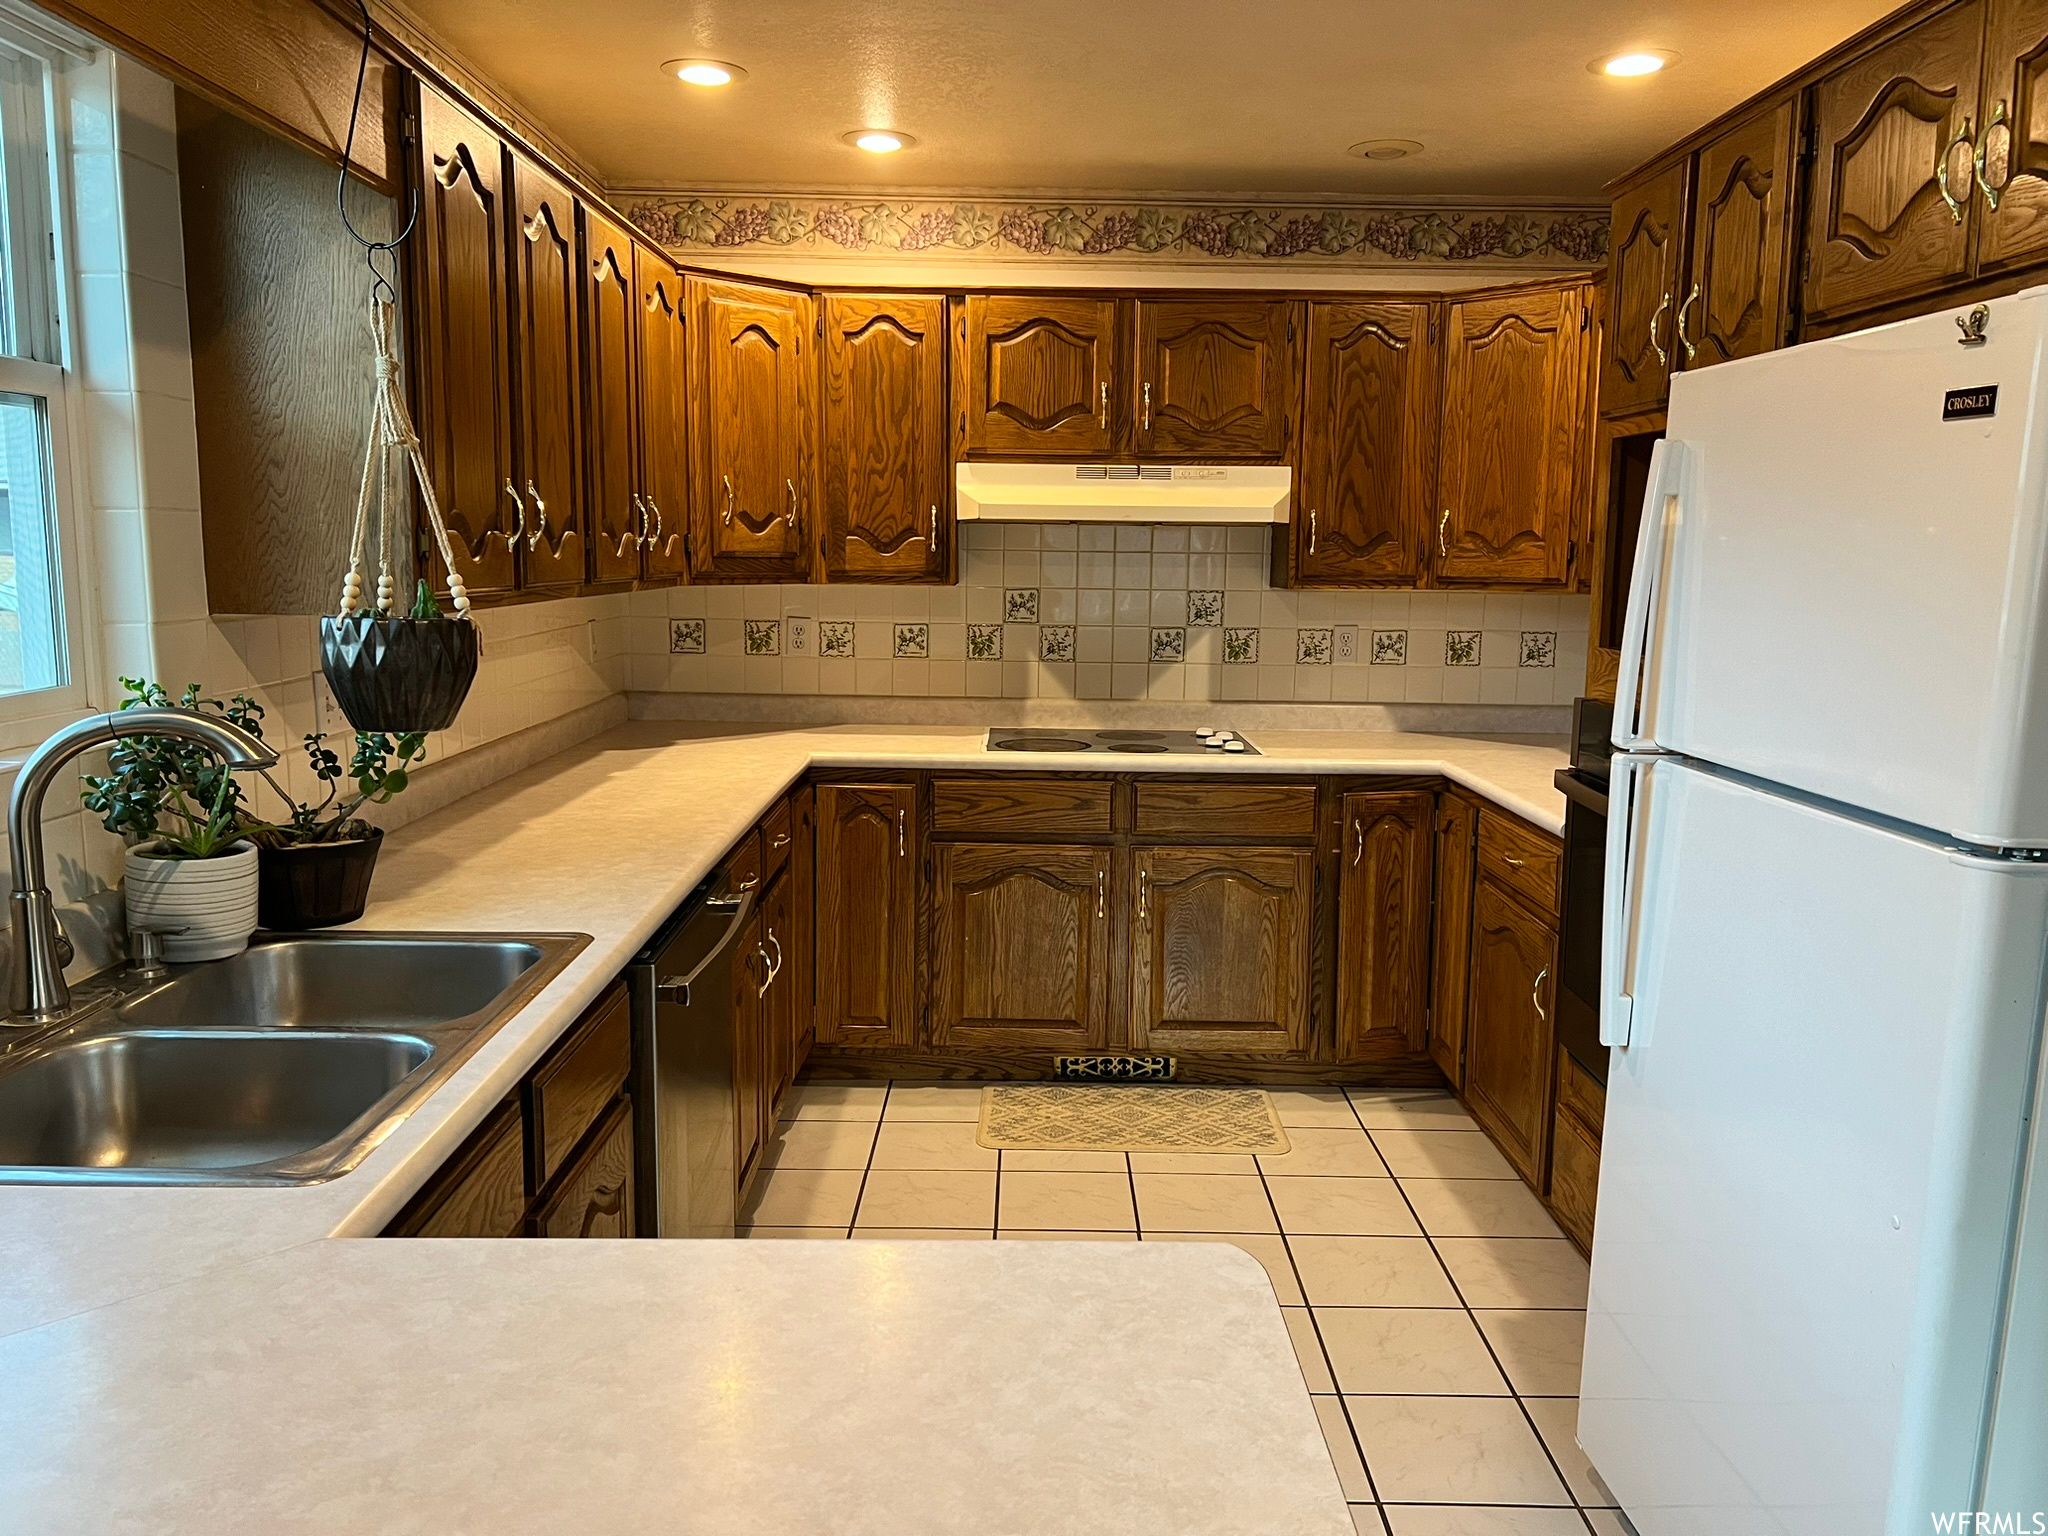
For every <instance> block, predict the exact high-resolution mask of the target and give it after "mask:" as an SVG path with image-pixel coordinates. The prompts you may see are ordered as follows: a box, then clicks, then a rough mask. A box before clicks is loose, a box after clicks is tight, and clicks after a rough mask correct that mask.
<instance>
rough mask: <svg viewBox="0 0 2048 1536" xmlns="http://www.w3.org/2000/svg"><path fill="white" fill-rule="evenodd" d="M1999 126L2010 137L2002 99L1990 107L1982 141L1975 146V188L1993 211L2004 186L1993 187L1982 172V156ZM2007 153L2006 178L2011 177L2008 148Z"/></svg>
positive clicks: (2003, 192) (1996, 210)
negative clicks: (1989, 114)
mask: <svg viewBox="0 0 2048 1536" xmlns="http://www.w3.org/2000/svg"><path fill="white" fill-rule="evenodd" d="M2001 128H2004V129H2005V136H2006V137H2007V138H2008V139H2010V138H2011V137H2012V129H2011V128H2010V127H2008V126H2007V125H2006V121H2005V103H2004V102H2003V101H2000V102H1999V103H1998V105H1997V106H1995V107H1993V108H1992V109H1991V116H1989V117H1988V118H1986V119H1985V120H1984V141H1983V142H1982V143H1981V144H1979V145H1978V146H1977V161H1976V164H1977V188H1978V190H1979V191H1981V192H1982V193H1983V194H1984V201H1985V202H1986V203H1987V204H1989V205H1990V208H1991V211H1992V212H1993V213H1996V212H1998V200H1999V199H2000V198H2002V197H2004V196H2005V187H2004V185H2003V184H2001V185H1999V186H1995V187H1994V186H1993V185H1991V182H1990V180H1989V178H1987V177H1986V176H1985V174H1984V157H1985V155H1986V153H1987V152H1988V151H1989V150H1990V148H1991V135H1992V134H1994V133H1996V132H1997V131H1998V130H1999V129H2001ZM2007 155H2008V158H2007V163H2006V167H2005V174H2006V178H2007V180H2010V179H2011V177H2012V164H2011V159H2010V151H2009V150H2008V152H2007Z"/></svg>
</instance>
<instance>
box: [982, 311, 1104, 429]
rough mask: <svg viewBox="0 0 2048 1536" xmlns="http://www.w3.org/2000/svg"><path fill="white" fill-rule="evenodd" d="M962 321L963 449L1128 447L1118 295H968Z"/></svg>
mask: <svg viewBox="0 0 2048 1536" xmlns="http://www.w3.org/2000/svg"><path fill="white" fill-rule="evenodd" d="M954 324H955V335H956V340H957V343H958V345H957V346H956V347H955V349H954V351H955V357H956V362H955V367H956V368H958V370H959V373H958V375H957V377H956V387H957V390H958V405H957V407H956V410H957V415H958V422H957V434H956V435H957V436H958V438H959V445H960V451H961V453H962V454H963V455H964V456H967V457H992V458H1050V459H1102V458H1108V457H1110V456H1112V455H1114V454H1115V453H1116V452H1117V451H1118V449H1119V448H1120V447H1121V446H1122V441H1123V434H1124V421H1125V417H1124V401H1125V392H1124V389H1123V387H1122V380H1123V378H1124V377H1125V376H1126V375H1125V372H1124V370H1123V369H1122V368H1121V367H1120V366H1119V363H1120V362H1121V361H1122V359H1121V356H1120V352H1121V348H1120V347H1119V346H1118V336H1119V327H1118V323H1117V301H1116V300H1115V299H1114V298H1103V297H1090V296H1070V295H1062V294H1040V293H986V294H983V293H976V294H969V295H967V296H966V297H965V298H964V299H961V300H959V301H957V303H956V318H955V322H954Z"/></svg>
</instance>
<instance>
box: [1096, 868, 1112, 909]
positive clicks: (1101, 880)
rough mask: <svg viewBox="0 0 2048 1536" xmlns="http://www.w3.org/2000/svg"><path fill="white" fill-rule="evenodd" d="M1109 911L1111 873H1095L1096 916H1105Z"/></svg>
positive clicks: (1100, 871) (1101, 871)
mask: <svg viewBox="0 0 2048 1536" xmlns="http://www.w3.org/2000/svg"><path fill="white" fill-rule="evenodd" d="M1108 911H1109V871H1108V870H1106V869H1098V870H1097V871H1095V915H1096V916H1097V917H1102V916H1105V915H1106V914H1107V913H1108Z"/></svg>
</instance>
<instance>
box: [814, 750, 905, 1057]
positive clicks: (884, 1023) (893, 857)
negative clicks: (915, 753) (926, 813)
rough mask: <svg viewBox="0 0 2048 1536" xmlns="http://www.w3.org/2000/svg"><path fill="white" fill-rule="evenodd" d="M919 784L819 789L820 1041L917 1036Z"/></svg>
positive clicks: (892, 1040)
mask: <svg viewBox="0 0 2048 1536" xmlns="http://www.w3.org/2000/svg"><path fill="white" fill-rule="evenodd" d="M916 810H917V791H916V788H915V786H913V785H909V784H821V785H819V786H818V791H817V839H818V842H817V859H818V879H817V977H816V983H815V984H816V987H817V1039H818V1043H819V1044H820V1045H835V1046H848V1045H856V1046H857V1045H881V1046H887V1045H896V1046H903V1045H908V1044H910V1043H911V1037H912V1031H913V1028H914V1026H915V1022H916V1020H915V1012H916V1007H917V978H916V966H917V853H918V849H917V842H918V835H917V833H918V829H917V827H916V826H915V825H913V823H914V822H915V820H916Z"/></svg>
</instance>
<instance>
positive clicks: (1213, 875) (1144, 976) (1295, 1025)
mask: <svg viewBox="0 0 2048 1536" xmlns="http://www.w3.org/2000/svg"><path fill="white" fill-rule="evenodd" d="M1131 872H1132V878H1133V880H1134V883H1135V885H1136V888H1137V889H1136V895H1135V906H1134V907H1133V910H1132V915H1131V927H1130V932H1131V961H1130V990H1131V1018H1130V1033H1131V1044H1132V1046H1133V1047H1134V1048H1136V1049H1139V1050H1148V1051H1172V1050H1194V1051H1199V1050H1208V1051H1247V1052H1261V1053H1285V1052H1300V1051H1303V1050H1305V1049H1307V1046H1308V1022H1309V942H1310V931H1311V928H1312V926H1313V925H1312V920H1311V909H1312V907H1313V905H1314V896H1315V872H1314V856H1313V855H1312V854H1311V853H1310V852H1309V851H1308V850H1306V849H1294V848H1140V849H1136V850H1134V851H1133V853H1132V855H1131Z"/></svg>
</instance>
